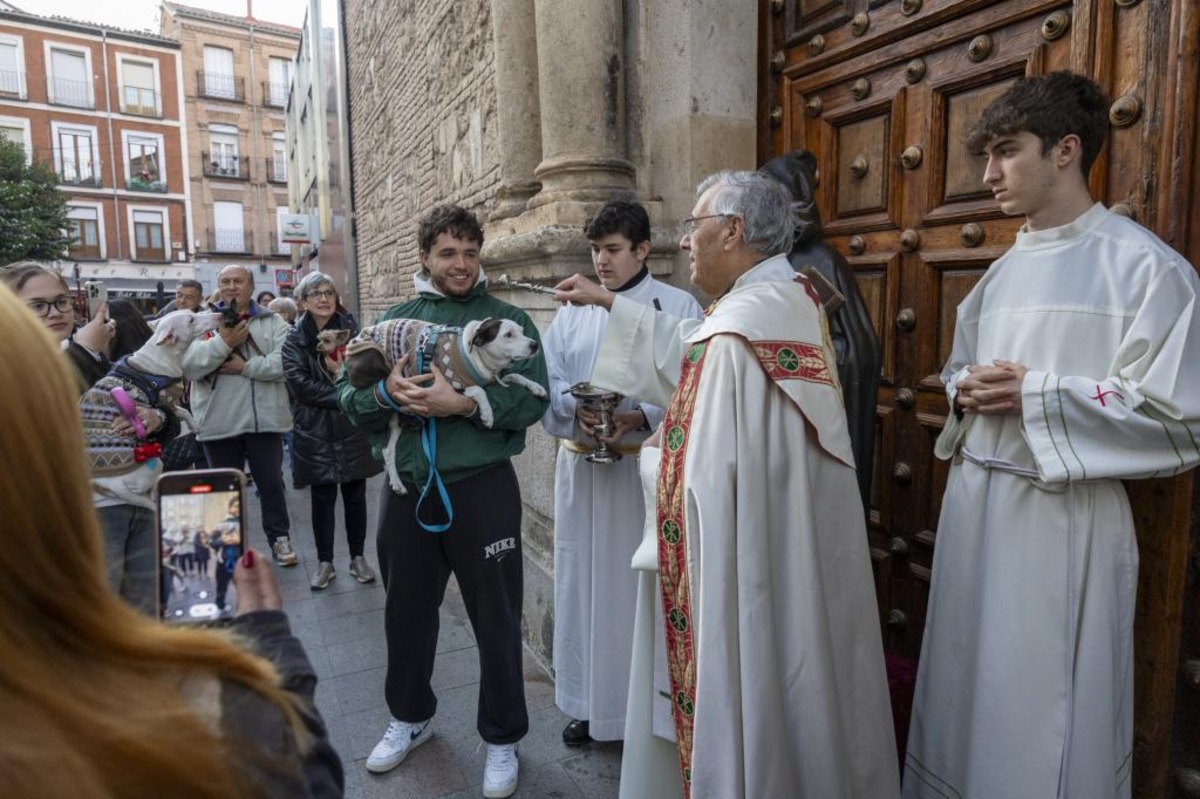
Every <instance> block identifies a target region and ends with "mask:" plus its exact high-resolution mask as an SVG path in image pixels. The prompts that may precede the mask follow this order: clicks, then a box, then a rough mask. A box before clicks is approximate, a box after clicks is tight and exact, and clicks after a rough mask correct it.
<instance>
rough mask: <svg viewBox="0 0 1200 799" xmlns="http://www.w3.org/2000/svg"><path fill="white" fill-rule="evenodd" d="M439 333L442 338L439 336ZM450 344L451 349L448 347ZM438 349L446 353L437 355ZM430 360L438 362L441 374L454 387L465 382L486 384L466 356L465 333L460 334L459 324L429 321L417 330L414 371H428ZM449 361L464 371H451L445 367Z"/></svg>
mask: <svg viewBox="0 0 1200 799" xmlns="http://www.w3.org/2000/svg"><path fill="white" fill-rule="evenodd" d="M443 336H446V338H445V339H443V338H442V337H443ZM451 347H454V348H455V349H454V350H453V351H452V350H451V349H450V348H451ZM439 349H441V350H444V354H445V355H446V356H449V357H448V358H439V357H438V350H439ZM434 363H437V364H438V368H440V369H441V370H442V373H443V375H445V377H446V379H447V380H449V381H450V384H451V385H453V386H454V387H455V388H456V389H462V388H464V387H466V386H468V385H476V386H482V385H486V384H487V380H486V379H485V378H484V377H483V376H482V375H481V374H479V372H478V371H477V370H476V369H475V367H474V366H473V365H472V364H471V359H470V358H468V357H467V347H466V336H465V335H464V334H463V330H462V328H459V327H450V326H447V325H430V326H429V327H427V328H425V330H423V331H422V332H421V337H420V338H419V339H418V340H417V374H424V373H425V372H427V371H429V366H430V365H431V364H434ZM451 364H453V365H454V366H456V367H460V368H461V369H462V370H463V371H464V372H466V374H465V375H461V376H460V375H458V374H455V373H454V371H453V370H452V369H447V367H448V366H450V365H451ZM464 377H465V378H468V379H469V380H470V382H464V381H463V380H462V378H464Z"/></svg>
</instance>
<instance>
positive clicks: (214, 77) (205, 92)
mask: <svg viewBox="0 0 1200 799" xmlns="http://www.w3.org/2000/svg"><path fill="white" fill-rule="evenodd" d="M196 91H197V92H198V93H199V94H200V96H201V97H209V98H212V99H213V100H228V101H229V102H232V103H244V102H246V81H245V79H243V78H239V77H237V76H236V75H223V74H221V73H219V72H205V71H204V70H202V69H201V70H197V71H196Z"/></svg>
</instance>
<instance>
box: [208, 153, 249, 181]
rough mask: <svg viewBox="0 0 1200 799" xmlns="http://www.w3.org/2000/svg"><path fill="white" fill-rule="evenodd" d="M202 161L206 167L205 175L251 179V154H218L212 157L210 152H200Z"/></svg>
mask: <svg viewBox="0 0 1200 799" xmlns="http://www.w3.org/2000/svg"><path fill="white" fill-rule="evenodd" d="M200 162H201V165H202V166H203V167H204V177H206V178H221V179H224V180H249V179H250V156H248V155H242V156H237V155H231V156H220V155H217V156H213V157H211V158H210V157H209V154H208V153H200Z"/></svg>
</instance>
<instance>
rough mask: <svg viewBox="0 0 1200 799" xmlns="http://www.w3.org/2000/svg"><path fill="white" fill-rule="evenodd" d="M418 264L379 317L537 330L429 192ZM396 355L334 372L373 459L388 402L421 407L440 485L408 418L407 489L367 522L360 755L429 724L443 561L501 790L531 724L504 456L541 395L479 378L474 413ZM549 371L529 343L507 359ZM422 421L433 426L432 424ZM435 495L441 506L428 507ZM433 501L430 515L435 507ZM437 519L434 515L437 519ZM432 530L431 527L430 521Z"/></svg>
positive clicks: (538, 413) (517, 512) (411, 740)
mask: <svg viewBox="0 0 1200 799" xmlns="http://www.w3.org/2000/svg"><path fill="white" fill-rule="evenodd" d="M418 236H419V245H420V258H421V267H422V268H421V271H420V272H419V273H418V274H416V275H415V276H414V277H413V283H414V285H415V287H416V291H417V297H416V299H413V300H410V301H408V302H406V303H402V304H400V305H397V306H394V307H392V308H391V309H389V310H388V311H387V313H385V314H384V315H383V316H382V317H381V318H380V321H385V320H388V319H420V320H422V321H426V322H432V323H434V324H439V325H448V326H454V327H462V326H464V325H466V324H467V323H468V322H470V321H473V320H481V319H485V318H488V317H492V318H497V317H499V318H504V319H512V320H515V321H516V322H518V323H520V324H521V326H522V327H523V328H524V331H525V335H527V336H529V337H530V338H532V339H534V340H540V339H539V336H538V331H537V328H536V327H534V324H533V322H532V321H531V320H530V319H529V317H528V316H527V315H526V314H525V312H524V311H522V310H521V309H519V308H516V307H514V306H512V305H509V304H508V303H505V302H501V301H500V300H497V299H495V298H494V297H492V296H490V295H489V294H488V293H487V278H486V276H485V275H484V273H483V270H482V269H481V268H480V265H479V250H480V248H481V247H482V245H483V230H482V229H481V228H480V226H479V222H478V221H477V220H476V219H475V216H474V214H472V213H470V212H469V211H467V210H465V209H463V208H459V207H457V206H439V207H437V208H434V209H433V210H432V211H431V212H430V214H429V215H428V216H427V217H426V218H425V219H423V220H422V221H421V226H420V230H419V234H418ZM404 363H405V362H404V361H403V360H402V361H401V362H400V363H399V364H397V367H396V369H394V370H393V371H392V373H391V375H389V376H388V378H387V380H386V381H384V383H383V384H381V385H378V386H376V387H374V388H364V389H355V388H353V387H352V386H351V385H350V383H349V381H348V380H347V379H346V377H345V376H344V375H343V377H342V378H341V380H339V381H338V390H339V395H340V396H339V399H340V402H341V406H342V409H343V410H344V411H345V412H346V415H347V416H348V417H349V418H350V420H351V421H352V422H353V423H354V424H355V425H357V426H358V427H360V428H362V429H363V430H365V431H366V432H367V434H368V435H369V436H370V438H371V444H372V447H373V449H374V450H375V454H376V457H379V458H380V459H382V457H383V455H382V453H383V450H384V446H385V445H386V443H387V438H388V433H389V426H388V425H389V421H390V419H391V416H392V414H393V413H394V412H395V410H394V409H395V408H399V409H400V410H401V411H403V412H404V413H406V414H410V415H412V416H416V417H420V419H421V420H423V423H424V425H425V431H426V433H429V432H432V430H433V429H436V450H435V455H434V458H433V460H434V465H435V466H436V471H437V474H438V475H440V477H441V480H442V481H443V482H444V483H445V487H446V493H445V499H444V500H443V499H442V498H441V497H439V493H438V491H437V490H436V489H434V488H433V487H432V486H431V487H430V488H429V490H428V495H427V496H426V497H425V500H424V502H421V503H420V511H421V516H420V518H421V521H422V522H424V523H425V525H427V527H426V528H423V527H422V525H421V523H419V522H418V519H417V510H418V502H420V500H421V496H422V493H423V492H422V489H423V488H424V487H425V486H426V481H427V479H428V478H429V469H430V463H429V460H430V459H429V458H428V457H427V455H426V446H427V445H428V439H429V438H431V437H430V436H427V437H426V441H425V442H424V443H423V441H422V431H421V430H420V429H414V428H411V427H407V428H404V429H403V432H402V433H401V434H400V439H399V442H398V444H397V446H396V467H397V471H398V472H399V474H400V477H401V479H402V481H403V482H404V484H405V487H406V489H407V493H406V494H404V495H399V494H395V493H393V492H391V491H390V490H389V489H386V488H385V491H387V494H386V500H385V502H384V507H383V510H382V512H381V514H380V519H379V530H378V533H377V541H378V552H379V565H380V571H381V572H382V576H383V584H384V587H385V588H386V590H387V600H386V605H385V611H384V629H385V633H386V635H387V645H388V670H387V677H386V682H385V694H386V698H387V703H388V708H389V709H390V711H391V714H392V721H391V723H390V724H389V725H388V729H387V731H386V732H385V733H384V736H383V739H382V740H381V741H380V742H379V743H378V744H377V745H376V746H375V749H374V750H373V751H372V752H371V755H370V757H368V758H367V769H368V770H369V771H374V772H383V771H388V770H389V769H392V768H395V767H396V766H398V765H399V764H400V763H401V761H403V760H404V758H405V757H406V756H407V755H408V753H409V752H410V751H411V750H412V749H413V748H414V747H416V746H419V745H420V744H422V743H424V742H425V741H426V740H428V739H429V737H430V736H431V735H432V727H431V722H432V719H433V715H434V711H435V710H436V709H437V697H436V696H434V693H433V690H432V688H431V687H430V677H431V675H432V672H433V660H434V651H435V649H436V647H437V637H438V608H439V606H440V605H441V602H442V597H443V595H444V593H445V589H446V582H447V580H448V579H449V577H450V574H451V572H453V573H454V575H455V578H456V580H457V582H458V585H459V587H460V589H461V590H462V595H463V600H464V602H465V603H466V606H467V613H468V615H469V616H470V619H471V626H472V628H473V629H474V631H475V639H476V642H477V643H478V646H479V667H480V697H479V712H478V730H479V734H480V736H481V737H482V738H483V740H484V741H485V742H487V744H488V747H487V748H488V755H487V768H486V769H485V771H484V781H483V794H484V796H488V797H506V796H511V795H512V793H513V792H514V791H515V790H516V787H517V774H518V762H517V752H516V743H517V741H519V740H520V739H521V738H522V737H523V736H524V735H525V733H526V731H527V730H528V729H529V717H528V714H527V713H526V709H525V686H524V680H523V676H522V659H521V601H522V595H523V585H522V583H523V570H522V564H523V557H522V554H521V494H520V489H519V487H518V485H517V477H516V472H515V471H514V470H513V467H512V464H511V462H510V459H511V458H512V457H513V456H514V455H516V454H518V453H520V452H521V451H522V450H523V449H524V448H525V428H527V427H529V426H530V425H533V424H536V423H537V422H538V420H539V419H541V418H542V415H543V414H544V413H545V412H546V406H547V404H548V403H547V401H546V400H544V399H539V398H538V397H535V396H534V395H533V394H531V393H529V391H528V390H526V389H525V388H522V387H521V386H518V385H515V384H513V385H510V386H504V385H500V384H498V383H493V384H492V385H489V386H487V387H486V388H485V390H486V392H487V397H488V401H489V403H490V404H491V407H492V413H493V419H492V424H491V426H490V427H489V426H486V425H484V423H483V421H482V420H481V418H480V415H479V408H478V407H477V405H476V403H475V401H474V400H472V399H470V398H469V397H466V396H464V395H462V394H459V393H458V392H456V391H455V390H454V388H453V387H452V386H451V385H450V383H449V381H447V380H446V378H445V377H444V376H443V375H442V374H441V372H440V371H438V369H437V367H436V366H433V367H432V370H431V373H430V374H426V375H422V376H420V377H416V378H413V379H406V378H405V377H403V375H402V374H401V368H402V367H403V365H404ZM509 371H510V372H517V373H520V374H523V375H524V376H526V377H528V378H529V379H530V380H533V381H535V382H537V383H540V384H541V385H543V386H545V385H546V384H547V377H546V363H545V361H544V360H543V358H542V355H541V354H540V353H539V354H538V355H537V356H535V357H533V358H530V359H528V360H525V361H520V362H518V363H517V364H516V365H514V367H513V368H512V369H511V370H509ZM431 425H432V428H431V427H430V426H431ZM443 502H444V504H445V508H444V511H445V512H444V513H443V512H442V511H441V510H438V509H440V508H441V506H442V505H443ZM439 514H440V515H439ZM435 522H437V523H436V524H435ZM447 523H448V526H447V527H446V529H445V530H444V531H443V532H430V531H429V529H428V527H434V528H435V529H441V526H442V525H445V524H447Z"/></svg>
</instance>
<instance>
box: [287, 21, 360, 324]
mask: <svg viewBox="0 0 1200 799" xmlns="http://www.w3.org/2000/svg"><path fill="white" fill-rule="evenodd" d="M344 42H345V40H344V37H343V35H342V13H341V3H340V2H339V0H309V4H308V12H307V14H306V15H305V19H304V25H303V27H302V33H301V35H300V46H299V48H298V49H297V51H296V62H295V73H294V76H293V78H292V85H291V87H290V90H289V92H288V101H287V139H286V141H287V157H288V175H289V176H290V180H289V181H288V198H289V204H290V206H291V210H292V213H293V214H302V215H304V216H305V217H307V219H308V237H307V240H306V241H305V242H304V243H302V244H296V245H295V246H294V248H293V257H292V262H293V265H294V266H295V268H296V271H297V276H300V275H302V274H304V273H307V272H312V271H318V270H319V271H321V272H323V273H324V274H326V275H329V276H330V277H331V278H333V280H334V282H335V283H336V284H337V285H338V287H339V288H340V289H341V295H342V301H343V303H344V304H345V305H347V306H348V307H349V308H350V309H351V310H352V311H355V312H356V313H357V311H358V310H359V304H358V274H357V268H356V263H355V258H354V256H355V242H354V224H353V203H354V199H353V194H352V191H351V163H350V128H349V125H350V119H349V112H348V108H349V106H348V95H347V86H346V66H345V65H346V59H345V52H344Z"/></svg>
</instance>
